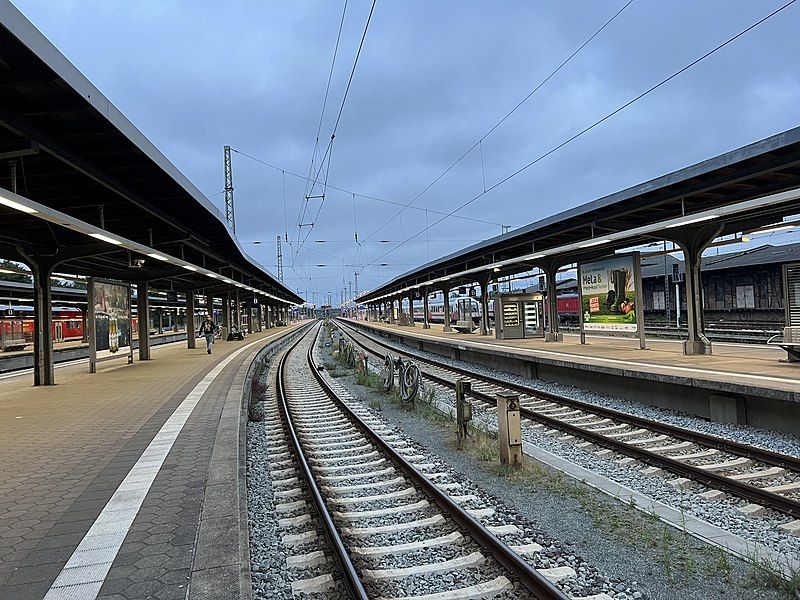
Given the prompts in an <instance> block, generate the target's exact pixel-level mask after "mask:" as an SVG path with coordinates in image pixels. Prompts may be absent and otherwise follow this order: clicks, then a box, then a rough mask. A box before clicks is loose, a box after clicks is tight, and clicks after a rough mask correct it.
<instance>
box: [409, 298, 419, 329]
mask: <svg viewBox="0 0 800 600" xmlns="http://www.w3.org/2000/svg"><path fill="white" fill-rule="evenodd" d="M408 326H409V327H416V326H417V322H416V321H415V320H414V292H409V293H408Z"/></svg>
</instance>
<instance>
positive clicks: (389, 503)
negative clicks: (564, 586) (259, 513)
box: [266, 327, 569, 600]
mask: <svg viewBox="0 0 800 600" xmlns="http://www.w3.org/2000/svg"><path fill="white" fill-rule="evenodd" d="M318 332H319V327H315V328H312V329H311V330H309V331H308V332H306V333H305V334H304V335H303V336H301V337H300V338H298V339H297V340H296V341H295V342H294V343H293V344H292V345H291V346H289V347H288V349H287V350H286V352H285V353H283V354H282V355H281V357H280V359H279V361H278V362H277V369H276V397H275V400H274V402H275V406H274V408H277V409H279V411H280V416H278V414H276V413H275V412H274V411H271V410H270V411H268V413H269V416H268V418H267V419H266V427H268V428H269V429H270V431H271V432H272V434H273V435H272V436H271V440H272V441H271V442H270V443H269V444H270V445H269V446H268V452H269V453H270V457H269V460H270V461H271V463H272V465H273V467H275V468H276V470H275V471H273V472H272V473H273V475H276V476H278V477H280V479H277V480H275V481H274V489H275V490H277V491H276V492H275V494H276V496H277V497H278V498H279V500H277V501H276V502H277V503H276V505H275V512H276V513H278V514H279V515H280V520H279V524H280V525H281V527H282V528H284V531H285V532H286V533H285V535H284V537H283V542H284V545H285V546H290V547H293V548H295V549H296V552H297V554H295V555H294V556H290V557H288V558H287V565H289V566H290V567H291V566H294V567H300V568H303V569H306V570H307V571H308V573H309V574H310V575H312V577H307V578H304V579H300V578H298V579H296V580H295V581H294V582H293V584H292V588H293V593H295V594H296V595H302V594H312V593H321V594H323V595H327V597H337V598H338V597H342V596H343V595H347V596H348V597H351V598H358V599H362V598H416V599H418V600H422V599H425V600H447V599H450V598H453V599H455V598H490V597H500V598H509V599H510V598H539V599H542V600H551V599H552V600H555V599H559V600H564V599H566V598H569V596H568V595H566V594H565V593H564V592H563V591H561V590H560V589H559V588H558V587H556V586H555V585H554V584H553V583H552V582H551V579H553V578H554V577H553V573H547V572H540V571H538V570H537V569H535V568H533V567H532V566H531V565H530V564H529V563H528V562H526V560H525V559H524V558H523V556H524V555H526V554H529V553H535V552H537V551H539V550H541V547H539V546H537V545H536V544H533V543H528V544H524V543H523V544H518V545H516V546H511V545H506V544H505V543H504V542H503V541H502V540H501V537H503V535H505V534H506V533H507V532H508V530H509V528H508V526H502V525H501V526H497V525H488V524H484V521H485V520H486V519H487V517H490V516H491V514H490V513H491V511H489V510H488V509H477V510H476V509H469V508H464V507H462V503H464V504H467V505H468V504H469V501H470V498H469V497H464V496H459V495H453V496H451V495H449V494H448V492H447V487H448V486H447V484H445V485H442V484H439V485H437V483H436V482H437V476H436V475H437V474H436V473H435V472H434V473H431V472H429V471H430V467H431V466H432V465H429V464H426V463H421V462H419V461H424V460H425V457H424V456H422V455H417V454H416V452H417V451H415V450H413V449H412V448H411V447H410V446H409V445H408V444H407V443H405V442H403V441H402V440H400V439H398V438H397V437H396V436H393V435H390V434H388V429H387V428H386V427H385V426H384V425H382V424H381V423H380V422H379V421H378V420H377V419H376V418H375V417H373V416H372V415H371V414H370V412H369V411H368V410H367V409H365V408H363V407H359V406H357V405H353V406H350V405H349V404H348V402H346V401H345V400H344V399H342V397H340V396H341V393H337V392H336V391H335V390H334V387H333V386H332V385H331V384H329V383H328V382H327V381H326V379H325V377H324V376H323V375H322V374H320V372H319V371H318V368H317V366H316V363H315V361H314V358H313V348H314V346H315V344H316V338H317V335H318ZM267 408H270V407H267ZM453 487H457V486H453ZM443 488H444V489H443ZM457 491H458V490H457V489H456V492H457ZM306 500H308V501H309V502H310V504H311V505H312V507H309V505H308V504H309V502H307V501H306ZM310 510H313V512H314V513H316V518H312V516H311V514H310ZM318 533H321V534H322V535H318ZM323 539H324V543H322V541H323ZM548 577H549V578H548Z"/></svg>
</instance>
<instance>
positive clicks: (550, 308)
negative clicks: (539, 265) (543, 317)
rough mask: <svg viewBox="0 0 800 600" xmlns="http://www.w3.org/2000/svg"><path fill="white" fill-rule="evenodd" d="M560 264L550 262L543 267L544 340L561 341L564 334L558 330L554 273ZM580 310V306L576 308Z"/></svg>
mask: <svg viewBox="0 0 800 600" xmlns="http://www.w3.org/2000/svg"><path fill="white" fill-rule="evenodd" d="M559 267H560V265H556V264H551V265H549V266H548V267H546V268H544V269H543V270H544V272H545V276H546V278H547V331H545V333H544V341H545V342H563V341H564V334H563V333H560V332H559V331H558V293H557V289H556V273H557V272H558V269H559ZM578 310H580V308H579V309H578Z"/></svg>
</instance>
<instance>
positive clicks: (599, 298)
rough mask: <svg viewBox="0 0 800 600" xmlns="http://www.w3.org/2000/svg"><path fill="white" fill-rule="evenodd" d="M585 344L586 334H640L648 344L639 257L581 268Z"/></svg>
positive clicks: (616, 258) (617, 258)
mask: <svg viewBox="0 0 800 600" xmlns="http://www.w3.org/2000/svg"><path fill="white" fill-rule="evenodd" d="M578 280H579V289H580V297H581V306H580V308H581V310H580V322H581V342H585V340H584V333H585V332H589V333H606V334H617V335H631V336H633V335H637V334H639V337H640V339H641V340H642V344H643V343H644V327H643V323H642V317H643V315H642V302H641V275H640V262H639V254H638V253H633V254H620V255H617V256H612V257H609V258H605V259H603V260H598V261H594V262H589V263H581V264H579V265H578Z"/></svg>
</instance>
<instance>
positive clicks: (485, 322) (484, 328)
mask: <svg viewBox="0 0 800 600" xmlns="http://www.w3.org/2000/svg"><path fill="white" fill-rule="evenodd" d="M478 285H480V286H481V331H480V334H481V335H489V278H488V277H484V278H483V279H481V280H479V281H478Z"/></svg>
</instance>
